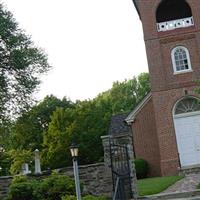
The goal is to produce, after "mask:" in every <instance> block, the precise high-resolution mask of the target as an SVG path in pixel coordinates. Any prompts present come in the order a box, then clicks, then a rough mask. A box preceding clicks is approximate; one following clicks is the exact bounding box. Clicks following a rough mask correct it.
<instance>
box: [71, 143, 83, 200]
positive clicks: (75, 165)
mask: <svg viewBox="0 0 200 200" xmlns="http://www.w3.org/2000/svg"><path fill="white" fill-rule="evenodd" d="M70 152H71V156H72V158H73V168H74V179H75V185H76V197H77V200H81V190H80V181H79V173H78V161H77V158H78V146H76V145H71V146H70Z"/></svg>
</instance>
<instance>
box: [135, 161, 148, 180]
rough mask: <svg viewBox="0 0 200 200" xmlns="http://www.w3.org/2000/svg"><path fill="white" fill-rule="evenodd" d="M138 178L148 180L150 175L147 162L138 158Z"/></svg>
mask: <svg viewBox="0 0 200 200" xmlns="http://www.w3.org/2000/svg"><path fill="white" fill-rule="evenodd" d="M134 164H135V170H136V176H137V178H138V179H142V178H146V177H147V175H148V170H149V166H148V163H147V161H146V160H144V159H142V158H137V159H135V160H134Z"/></svg>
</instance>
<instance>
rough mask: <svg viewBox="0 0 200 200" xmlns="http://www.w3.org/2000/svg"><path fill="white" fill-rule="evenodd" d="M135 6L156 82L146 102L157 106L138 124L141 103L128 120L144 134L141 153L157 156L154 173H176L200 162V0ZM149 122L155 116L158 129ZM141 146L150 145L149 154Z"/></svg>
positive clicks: (140, 1)
mask: <svg viewBox="0 0 200 200" xmlns="http://www.w3.org/2000/svg"><path fill="white" fill-rule="evenodd" d="M134 4H135V6H136V9H137V11H138V14H139V16H140V19H141V22H142V25H143V32H144V41H145V45H146V54H147V59H148V66H149V73H150V81H151V94H150V95H149V97H148V98H149V99H150V100H148V99H146V102H150V101H151V104H152V108H151V109H150V110H151V111H146V112H147V114H149V116H150V117H149V118H150V119H148V118H147V119H146V120H144V118H143V121H142V122H141V124H140V125H139V124H138V125H137V123H139V115H140V114H141V113H142V112H145V111H144V109H145V105H146V106H148V105H147V103H145V102H142V103H143V105H142V107H141V108H140V110H139V107H140V105H139V106H138V108H137V109H136V110H134V111H133V112H132V113H131V114H130V116H129V117H128V118H127V121H129V122H130V121H131V120H132V121H131V122H132V123H135V124H133V133H134V134H136V135H134V138H135V139H136V138H137V135H139V134H141V135H142V134H143V136H144V137H143V138H142V139H141V141H142V142H143V144H141V143H142V142H141V141H140V144H135V146H136V147H135V148H136V149H135V151H136V156H137V152H139V154H140V153H141V152H143V154H144V155H142V153H141V155H139V156H138V157H145V158H146V159H147V160H148V157H149V156H152V157H153V158H152V160H150V165H151V162H152V166H154V167H155V168H156V170H157V173H155V174H161V175H170V174H176V173H177V172H178V170H179V169H184V168H192V167H195V166H199V165H200V107H199V95H198V94H197V93H196V92H195V91H194V89H195V88H196V87H197V83H196V80H197V79H200V2H199V0H134ZM147 100H148V101H147ZM149 106H150V105H149ZM146 110H147V109H146ZM148 112H149V113H148ZM137 118H138V120H137ZM141 120H142V119H141ZM148 120H153V122H152V123H150V124H151V125H152V126H155V127H154V131H152V127H151V130H150V128H149V127H146V129H145V126H147V124H149V122H148ZM151 125H150V126H151ZM139 126H140V127H139ZM141 126H142V127H141ZM138 127H139V128H138ZM141 128H142V131H143V132H142V133H139V132H140V131H141ZM145 131H146V135H145ZM149 131H151V132H152V135H150V134H149ZM138 137H141V136H138ZM151 140H155V141H154V142H153V143H152V141H151ZM134 143H138V141H134ZM145 143H146V144H145ZM149 143H152V144H153V147H151V146H152V145H151V146H150V145H149ZM148 145H149V146H148ZM137 148H138V149H137ZM139 148H149V149H148V150H147V151H148V154H149V156H146V155H145V151H144V150H140V149H139ZM152 148H154V149H153V150H152ZM151 152H152V155H150V154H151ZM153 152H154V154H153ZM155 152H156V153H155ZM153 160H156V161H155V162H154V161H153ZM153 162H154V163H153Z"/></svg>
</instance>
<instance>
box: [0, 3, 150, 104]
mask: <svg viewBox="0 0 200 200" xmlns="http://www.w3.org/2000/svg"><path fill="white" fill-rule="evenodd" d="M0 2H1V3H3V4H4V5H5V6H6V8H7V9H8V10H9V11H11V12H12V13H13V15H14V18H15V19H16V20H17V22H18V23H19V26H20V28H22V29H24V30H25V32H26V33H27V34H28V35H31V37H32V40H33V41H34V43H35V44H36V45H37V46H38V47H41V48H42V49H44V50H45V52H46V53H47V55H48V58H49V63H50V65H51V66H52V70H51V71H50V72H48V74H46V75H44V76H42V77H41V80H42V84H41V85H40V89H39V92H38V93H37V94H35V96H36V98H37V99H38V100H42V99H43V98H44V97H45V96H46V95H50V94H53V95H55V96H57V97H59V98H62V97H64V96H66V97H69V98H70V99H71V100H73V101H75V100H77V99H79V100H84V99H92V98H94V97H95V96H97V95H98V94H99V93H101V92H103V91H106V90H108V89H109V88H111V87H112V83H113V82H114V81H123V80H125V79H130V78H132V77H133V76H137V75H139V74H140V73H142V72H147V71H148V67H147V61H146V53H145V46H144V41H143V32H142V25H141V22H140V20H139V17H138V15H137V13H136V10H135V7H134V5H133V2H132V0H57V1H55V0H0Z"/></svg>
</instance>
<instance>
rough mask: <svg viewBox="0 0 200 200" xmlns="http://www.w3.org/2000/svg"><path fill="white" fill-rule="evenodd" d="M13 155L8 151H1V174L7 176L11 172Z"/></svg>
mask: <svg viewBox="0 0 200 200" xmlns="http://www.w3.org/2000/svg"><path fill="white" fill-rule="evenodd" d="M10 166H11V157H10V155H9V153H8V152H6V151H0V167H1V170H0V176H7V175H9V174H10V172H9V170H10Z"/></svg>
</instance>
